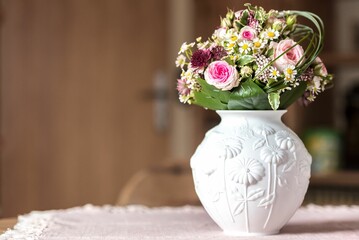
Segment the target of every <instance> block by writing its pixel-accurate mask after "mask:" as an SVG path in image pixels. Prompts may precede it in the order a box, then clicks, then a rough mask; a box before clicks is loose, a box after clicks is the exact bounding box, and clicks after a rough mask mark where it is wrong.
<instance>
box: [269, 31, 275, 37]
mask: <svg viewBox="0 0 359 240" xmlns="http://www.w3.org/2000/svg"><path fill="white" fill-rule="evenodd" d="M267 35H268V37H270V38H273V37H274V36H275V34H274V32H268V33H267Z"/></svg>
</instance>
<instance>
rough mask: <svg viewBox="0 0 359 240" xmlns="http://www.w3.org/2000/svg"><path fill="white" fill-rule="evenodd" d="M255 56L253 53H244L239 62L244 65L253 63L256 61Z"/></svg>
mask: <svg viewBox="0 0 359 240" xmlns="http://www.w3.org/2000/svg"><path fill="white" fill-rule="evenodd" d="M254 60H255V59H254V57H253V56H252V55H244V56H242V57H240V58H239V61H238V64H239V65H240V66H244V65H247V64H249V63H252V62H254Z"/></svg>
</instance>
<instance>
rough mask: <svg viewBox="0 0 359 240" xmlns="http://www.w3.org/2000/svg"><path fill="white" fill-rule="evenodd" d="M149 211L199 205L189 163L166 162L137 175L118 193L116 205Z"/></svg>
mask: <svg viewBox="0 0 359 240" xmlns="http://www.w3.org/2000/svg"><path fill="white" fill-rule="evenodd" d="M129 204H142V205H146V206H149V207H156V206H182V205H199V204H200V202H199V199H198V197H197V195H196V193H195V190H194V185H193V179H192V172H191V169H190V166H189V162H188V161H186V162H169V163H164V164H161V165H157V166H153V167H149V168H146V169H143V170H140V171H139V172H137V173H136V174H135V175H134V176H133V177H132V178H130V180H129V181H128V182H127V184H125V187H124V188H123V190H122V191H121V192H120V194H119V197H118V200H117V205H129Z"/></svg>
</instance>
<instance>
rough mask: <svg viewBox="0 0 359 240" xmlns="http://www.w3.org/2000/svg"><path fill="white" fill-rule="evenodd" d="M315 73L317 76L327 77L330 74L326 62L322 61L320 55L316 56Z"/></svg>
mask: <svg viewBox="0 0 359 240" xmlns="http://www.w3.org/2000/svg"><path fill="white" fill-rule="evenodd" d="M313 63H314V65H315V67H314V74H315V75H317V76H322V77H326V76H328V71H327V68H326V67H325V65H324V63H323V62H322V59H320V57H316V59H315V60H314V62H313Z"/></svg>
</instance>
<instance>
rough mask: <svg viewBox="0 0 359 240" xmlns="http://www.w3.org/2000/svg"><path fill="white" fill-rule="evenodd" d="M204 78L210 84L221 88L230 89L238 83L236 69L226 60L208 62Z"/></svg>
mask: <svg viewBox="0 0 359 240" xmlns="http://www.w3.org/2000/svg"><path fill="white" fill-rule="evenodd" d="M204 79H205V80H206V82H207V83H208V84H210V85H213V86H215V87H216V88H218V89H221V90H231V89H232V88H234V87H237V86H238V85H239V80H240V79H239V74H238V71H237V69H236V68H235V67H234V66H232V65H229V64H228V63H227V62H226V61H214V62H212V63H210V64H209V65H208V67H207V69H206V71H205V72H204Z"/></svg>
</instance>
